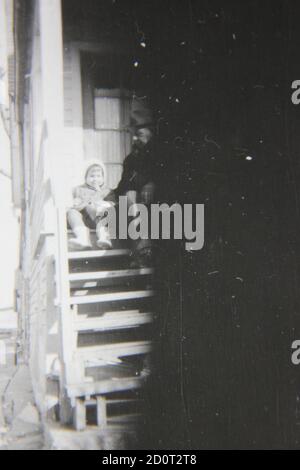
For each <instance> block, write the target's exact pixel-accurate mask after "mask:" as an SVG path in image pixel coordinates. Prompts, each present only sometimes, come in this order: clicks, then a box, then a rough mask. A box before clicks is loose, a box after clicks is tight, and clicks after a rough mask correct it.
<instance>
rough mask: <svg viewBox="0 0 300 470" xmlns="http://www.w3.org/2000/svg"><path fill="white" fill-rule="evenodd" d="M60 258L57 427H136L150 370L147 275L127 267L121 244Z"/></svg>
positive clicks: (149, 275)
mask: <svg viewBox="0 0 300 470" xmlns="http://www.w3.org/2000/svg"><path fill="white" fill-rule="evenodd" d="M70 236H71V235H70V234H69V238H70ZM67 258H68V260H67V265H68V268H67V269H68V292H69V296H68V302H69V317H68V319H67V322H65V323H64V327H63V330H64V331H63V332H62V333H63V335H62V343H63V350H64V351H65V352H66V353H65V358H64V363H63V364H64V365H63V380H62V379H60V390H61V392H60V393H61V400H60V407H61V409H60V417H61V421H63V422H65V423H66V422H70V420H71V419H72V422H73V424H74V427H75V429H76V430H83V429H85V427H86V425H87V424H90V423H91V424H97V425H98V426H100V427H105V426H107V425H114V424H118V425H122V424H124V423H127V424H128V423H130V422H132V421H133V422H135V418H137V417H138V416H139V415H140V414H141V413H142V398H143V385H144V384H145V381H146V380H147V377H148V376H149V372H150V371H149V354H150V353H151V338H152V328H153V320H154V318H153V313H152V312H153V297H154V291H153V269H152V268H141V269H137V268H134V269H132V268H130V258H129V250H128V249H126V248H124V247H120V246H116V247H113V249H111V250H96V249H94V248H92V249H90V250H87V251H68V254H67ZM66 400H67V402H68V403H69V411H68V412H67V413H66Z"/></svg>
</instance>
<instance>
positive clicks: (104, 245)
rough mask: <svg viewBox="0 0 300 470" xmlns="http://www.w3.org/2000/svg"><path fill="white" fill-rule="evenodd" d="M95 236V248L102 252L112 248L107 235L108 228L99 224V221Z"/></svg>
mask: <svg viewBox="0 0 300 470" xmlns="http://www.w3.org/2000/svg"><path fill="white" fill-rule="evenodd" d="M96 234H97V246H98V248H100V249H102V250H108V249H110V248H112V243H111V239H110V235H109V231H108V228H107V227H106V226H104V225H102V224H101V221H99V222H98V223H97V225H96Z"/></svg>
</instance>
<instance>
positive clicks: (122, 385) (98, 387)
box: [67, 377, 145, 398]
mask: <svg viewBox="0 0 300 470" xmlns="http://www.w3.org/2000/svg"><path fill="white" fill-rule="evenodd" d="M144 383H145V379H144V378H142V377H128V378H124V379H113V378H112V379H110V380H102V381H99V382H86V383H79V384H72V385H68V386H67V393H68V396H69V397H70V398H76V397H84V396H92V395H105V394H107V393H113V392H122V391H126V390H136V389H138V388H141V387H142V386H143V384H144Z"/></svg>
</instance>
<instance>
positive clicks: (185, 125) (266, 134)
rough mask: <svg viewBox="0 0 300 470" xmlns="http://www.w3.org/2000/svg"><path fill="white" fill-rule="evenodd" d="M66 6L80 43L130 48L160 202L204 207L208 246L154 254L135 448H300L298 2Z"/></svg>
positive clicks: (162, 248) (121, 0)
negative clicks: (299, 344) (147, 361)
mask: <svg viewBox="0 0 300 470" xmlns="http://www.w3.org/2000/svg"><path fill="white" fill-rule="evenodd" d="M63 5H64V9H65V17H66V19H67V21H68V22H69V24H67V25H66V28H65V34H66V35H68V34H71V33H72V28H73V25H76V31H75V30H74V31H73V33H72V34H74V35H77V36H78V39H80V40H96V39H97V40H98V41H99V42H101V41H104V42H107V43H109V44H118V41H126V44H127V47H128V50H129V52H130V53H129V55H128V64H127V66H126V67H127V69H128V70H131V72H130V77H129V78H128V81H129V82H130V89H135V88H136V87H138V88H139V89H143V90H147V95H148V96H147V97H148V99H149V101H150V103H151V105H152V109H153V110H154V112H155V123H156V131H157V132H156V143H155V145H156V146H157V150H156V152H157V159H158V162H159V163H160V171H158V173H157V181H156V184H157V186H158V188H159V200H161V201H166V202H175V201H178V202H180V203H193V204H196V203H198V204H201V203H204V204H205V246H204V248H203V249H202V250H201V251H198V252H194V253H189V252H187V251H186V250H185V249H184V243H179V242H178V243H175V242H167V241H164V242H162V243H160V244H159V246H158V249H157V259H156V265H157V266H156V270H157V279H156V283H157V291H158V293H159V298H158V301H157V311H158V314H159V322H158V328H157V330H158V331H157V333H156V338H157V340H156V350H155V355H154V367H155V374H154V375H153V377H152V379H151V382H150V383H149V387H148V408H149V413H148V417H147V426H143V428H142V430H141V433H140V437H141V442H140V447H142V448H145V449H150V448H162V449H207V448H217V449H220V448H249V449H257V448H284V449H288V448H297V447H298V446H299V437H300V436H299V422H300V421H299V420H300V409H299V403H300V402H299V396H300V394H299V390H300V380H299V374H298V371H297V368H296V367H295V366H293V365H292V364H291V359H290V355H291V343H292V341H293V340H294V339H297V338H298V337H299V334H300V322H299V314H300V304H299V202H298V201H299V144H300V139H299V129H298V128H299V125H300V111H299V109H298V107H297V106H294V105H293V104H292V103H291V99H290V97H291V83H292V81H293V80H296V79H300V61H299V58H298V51H297V46H298V44H299V40H300V32H299V28H298V24H297V21H298V20H297V19H298V17H299V13H300V5H299V3H297V2H295V1H292V0H290V1H274V0H273V1H272V2H271V1H269V0H266V1H264V2H259V1H255V0H245V1H243V2H241V1H237V0H235V1H232V0H226V1H216V0H213V1H211V0H210V1H208V0H202V1H200V0H199V1H184V2H183V1H179V0H172V1H168V0H166V1H164V2H161V1H160V2H158V1H156V0H151V1H146V0H139V1H134V0H131V1H128V0H115V1H108V0H106V1H101V2H98V1H85V2H81V1H74V0H68V1H67V0H64V2H63ZM78 25H79V26H78ZM116 47H117V46H116ZM134 63H137V64H138V65H134ZM130 66H131V69H130Z"/></svg>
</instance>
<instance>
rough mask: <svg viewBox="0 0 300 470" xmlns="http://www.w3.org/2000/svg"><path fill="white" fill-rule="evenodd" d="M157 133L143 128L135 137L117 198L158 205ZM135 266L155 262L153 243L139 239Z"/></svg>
mask: <svg viewBox="0 0 300 470" xmlns="http://www.w3.org/2000/svg"><path fill="white" fill-rule="evenodd" d="M152 138H153V131H152V130H151V128H150V127H145V126H141V127H139V128H138V129H137V131H136V135H135V137H134V143H133V147H132V152H131V153H130V154H129V155H128V156H127V157H126V158H125V161H124V166H123V173H122V177H121V180H120V182H119V184H118V186H117V188H116V189H115V195H116V197H117V198H118V197H119V196H123V195H126V196H127V197H128V203H129V205H131V204H134V203H142V204H145V205H149V204H151V203H152V202H154V191H155V181H156V175H157V172H158V161H157V156H156V152H155V151H154V146H153V140H152ZM133 258H134V260H133V264H136V265H139V266H142V265H148V264H149V263H151V240H150V238H149V240H139V241H138V242H137V244H136V245H135V247H134V250H133Z"/></svg>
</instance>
